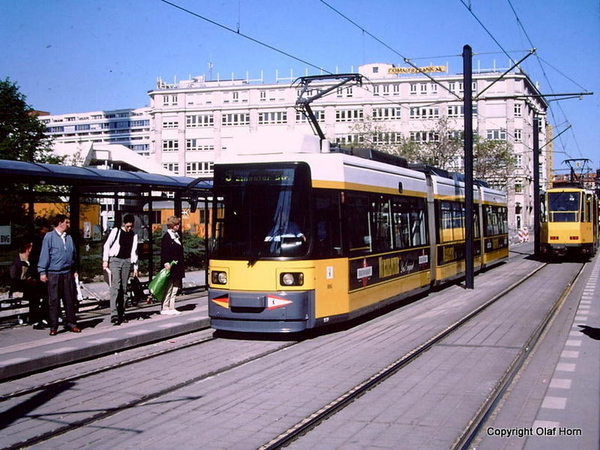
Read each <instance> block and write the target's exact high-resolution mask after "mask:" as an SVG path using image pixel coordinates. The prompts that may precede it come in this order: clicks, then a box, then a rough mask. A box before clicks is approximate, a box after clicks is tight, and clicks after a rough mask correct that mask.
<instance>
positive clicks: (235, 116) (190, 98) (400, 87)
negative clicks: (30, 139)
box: [43, 63, 551, 229]
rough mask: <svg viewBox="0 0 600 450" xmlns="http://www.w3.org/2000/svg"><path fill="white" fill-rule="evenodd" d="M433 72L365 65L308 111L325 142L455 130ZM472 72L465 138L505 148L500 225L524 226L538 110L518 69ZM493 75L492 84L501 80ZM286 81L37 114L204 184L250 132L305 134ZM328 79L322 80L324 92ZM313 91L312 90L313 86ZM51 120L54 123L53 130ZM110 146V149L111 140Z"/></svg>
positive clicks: (173, 89)
mask: <svg viewBox="0 0 600 450" xmlns="http://www.w3.org/2000/svg"><path fill="white" fill-rule="evenodd" d="M429 69H430V70H433V72H432V73H430V74H429V75H428V76H426V75H424V74H421V73H414V72H413V73H411V71H410V70H406V69H404V68H398V67H395V66H393V65H391V64H383V63H382V64H366V65H363V66H360V67H359V73H360V74H361V75H363V76H364V77H366V78H367V79H368V81H365V82H364V83H363V84H362V85H361V86H358V85H345V86H343V87H341V88H340V89H338V90H337V91H335V92H331V93H330V94H329V95H327V96H324V97H323V98H321V99H319V100H316V101H315V102H314V103H313V104H311V106H312V108H313V109H314V111H315V114H316V115H317V117H318V119H319V122H320V124H321V127H322V129H323V131H324V133H325V135H326V137H327V138H328V139H329V140H330V141H331V142H338V143H340V144H345V143H348V142H354V141H355V140H356V137H357V132H356V122H359V121H365V120H369V121H372V122H373V124H376V125H378V126H381V127H382V128H383V129H385V130H386V131H387V132H386V133H385V136H384V138H385V140H386V142H388V143H394V142H395V141H397V140H398V139H399V137H400V136H404V137H409V138H410V139H412V140H415V141H418V142H423V141H427V140H430V139H436V137H435V135H434V134H432V133H430V131H431V130H432V129H434V128H435V127H436V123H437V122H438V121H439V120H440V119H442V118H444V119H447V120H448V125H449V127H450V129H451V130H455V131H456V132H460V131H461V130H462V129H463V120H464V111H463V101H462V95H463V77H462V75H452V74H449V73H446V72H444V70H445V68H443V67H442V68H439V67H435V68H429ZM504 71H505V70H504V69H494V70H475V71H474V73H473V96H474V97H475V99H476V100H475V101H474V102H473V106H474V112H475V113H474V118H473V130H474V131H475V132H476V133H477V134H478V135H479V136H481V137H482V138H484V139H501V140H506V141H508V142H510V143H511V144H512V145H513V149H514V151H515V154H516V156H517V166H518V167H517V170H516V173H515V174H514V178H513V179H512V180H510V182H509V186H508V193H509V198H510V200H509V211H510V215H509V216H510V217H509V222H510V223H509V226H510V227H511V229H516V228H517V227H524V226H528V227H532V225H533V172H532V171H533V152H532V148H533V120H534V117H538V118H539V123H540V133H539V142H540V148H543V149H544V151H543V152H542V155H541V158H540V162H541V170H540V180H541V183H542V186H545V185H546V183H547V179H548V176H547V173H548V172H547V169H546V168H547V167H548V161H549V156H551V146H550V145H548V146H545V143H546V142H547V138H546V136H547V133H551V129H550V127H549V126H547V124H546V116H545V114H546V109H547V106H548V105H547V104H546V103H545V101H544V100H543V98H542V97H540V95H539V91H538V89H537V87H536V86H535V85H534V84H533V83H532V82H531V80H530V79H529V78H528V77H527V76H526V75H524V74H522V73H521V72H520V71H511V72H509V73H507V74H506V75H504V76H502V75H503V74H504ZM501 76H502V77H501ZM291 81H292V79H291V78H290V79H288V80H286V81H285V82H276V83H270V84H269V83H265V82H264V81H263V80H248V79H246V80H242V79H231V80H220V79H219V80H206V79H205V77H195V78H193V79H191V80H184V81H180V82H178V83H173V84H168V83H164V82H162V81H159V82H158V83H157V86H156V88H155V89H153V90H151V91H149V96H150V101H151V103H150V104H151V106H150V107H149V108H141V109H135V110H119V111H111V112H105V113H102V112H96V113H86V114H70V115H62V116H45V117H43V121H44V122H45V123H46V124H47V126H48V129H49V133H50V135H52V136H54V137H56V138H57V140H58V141H61V142H67V141H68V140H71V141H74V142H77V141H82V140H94V141H95V140H101V142H103V143H112V142H116V143H120V144H123V145H126V146H127V147H129V148H130V149H132V150H135V151H137V152H139V153H141V154H143V155H150V156H151V158H154V159H155V161H156V162H157V163H159V164H161V165H162V166H163V167H164V168H166V169H168V170H170V171H172V172H174V173H177V174H179V175H186V176H192V177H194V176H199V177H204V176H206V177H210V175H211V173H212V164H213V162H214V161H215V159H217V158H218V157H219V155H220V154H221V152H222V151H223V150H226V149H227V147H228V146H229V145H231V143H232V141H233V140H234V139H237V138H244V137H247V136H249V135H250V134H253V133H257V132H258V131H260V132H261V134H263V135H264V134H265V133H268V134H270V133H271V132H272V135H273V136H281V135H282V134H284V133H286V132H293V133H298V132H303V133H307V134H312V133H313V131H312V129H311V127H310V125H309V124H308V122H307V120H306V118H305V117H304V116H303V115H302V114H301V113H300V112H298V111H297V110H296V107H295V103H296V100H297V98H298V94H299V88H298V86H293V85H292V83H291ZM334 83H335V81H331V82H323V83H322V85H323V86H331V85H332V84H334ZM317 86H318V85H317ZM59 120H60V122H59ZM117 139H119V140H120V141H117Z"/></svg>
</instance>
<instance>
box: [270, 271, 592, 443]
mask: <svg viewBox="0 0 600 450" xmlns="http://www.w3.org/2000/svg"><path fill="white" fill-rule="evenodd" d="M547 266H548V264H543V265H541V266H539V267H537V268H535V269H534V270H532V271H531V272H530V273H528V274H527V275H526V276H525V277H523V278H522V279H519V280H518V281H516V282H514V283H513V284H511V285H510V286H508V287H507V288H506V289H504V290H503V291H502V292H500V293H498V294H497V295H495V296H493V297H492V298H491V299H489V300H488V301H486V302H485V303H483V304H482V305H480V306H479V307H477V308H476V309H474V310H473V311H471V312H470V313H469V314H466V315H465V316H464V317H463V318H461V319H460V320H457V321H455V322H454V323H452V324H450V325H449V326H448V327H446V328H445V329H443V330H442V331H440V332H439V333H437V334H436V335H434V336H432V337H431V338H430V339H428V340H427V341H426V342H424V343H422V344H421V345H419V346H418V347H416V348H414V349H413V350H412V351H410V352H408V353H407V354H405V355H404V356H402V357H401V358H399V359H397V360H395V361H394V362H392V363H391V364H389V365H388V366H387V367H385V368H384V369H382V370H380V371H379V372H377V373H376V374H374V375H373V376H371V377H370V378H368V379H366V380H364V381H363V382H362V383H360V384H357V385H356V386H354V387H353V388H352V389H350V390H347V391H346V392H344V393H343V394H342V395H340V396H339V397H337V398H336V399H335V400H333V401H331V402H330V403H328V404H327V405H325V406H324V407H323V408H321V409H320V410H318V411H316V412H315V413H313V414H311V415H310V416H308V417H306V418H304V419H303V420H301V421H299V422H298V423H296V424H295V425H294V426H293V427H290V428H289V429H287V430H286V431H285V432H283V433H281V434H280V435H279V436H277V437H276V438H274V439H272V440H271V441H269V442H267V443H265V444H264V445H262V446H261V447H260V448H259V450H276V449H281V448H285V447H287V446H288V445H290V444H291V443H292V442H294V441H295V440H297V439H298V438H299V437H301V436H303V435H305V434H307V433H310V431H311V430H313V429H315V428H316V427H318V426H319V424H321V423H322V422H323V421H325V420H326V419H328V418H330V417H332V416H334V415H335V414H337V413H339V412H340V411H342V410H343V409H344V408H345V407H346V406H348V405H349V404H351V403H352V402H354V401H355V400H356V399H358V398H359V397H361V396H362V395H364V394H365V393H366V392H368V391H369V390H371V389H373V388H375V387H376V386H378V385H380V384H381V383H383V382H384V381H385V380H387V379H389V378H390V377H392V376H394V375H395V374H397V373H398V372H399V371H400V370H402V369H403V368H405V367H407V366H408V365H409V364H410V363H411V362H413V361H415V360H416V359H417V358H419V357H420V356H422V355H423V354H425V353H426V352H427V351H428V350H429V349H430V348H432V347H433V346H434V345H436V344H439V343H441V342H442V341H443V340H444V339H446V338H447V337H448V336H449V335H450V334H452V333H454V332H455V331H457V330H458V329H460V328H461V327H463V326H464V325H465V324H466V323H468V322H469V321H471V320H472V319H474V318H475V317H477V316H479V315H480V314H481V313H482V312H484V311H486V310H487V309H489V308H490V307H491V306H492V305H494V304H496V303H497V302H498V301H499V300H501V299H503V298H504V297H506V296H507V295H508V294H509V293H511V292H512V291H514V290H515V289H516V288H517V287H519V286H521V285H522V284H523V283H525V282H526V281H527V280H529V279H531V278H533V277H534V276H536V275H537V274H538V273H539V272H540V271H542V270H543V269H544V268H545V267H547ZM583 267H584V265H581V267H580V268H579V270H578V271H577V274H576V276H575V277H574V278H573V280H572V281H571V282H570V283H569V284H568V286H567V288H566V289H565V290H564V292H563V293H562V294H561V295H560V296H559V298H558V300H557V301H556V302H555V303H554V305H553V306H552V307H551V308H550V309H549V311H548V312H547V314H546V315H545V317H544V319H543V320H542V321H541V322H540V323H539V324H538V326H537V327H536V329H535V330H534V332H533V333H532V334H531V335H530V337H529V339H528V340H527V342H526V344H525V345H524V346H523V348H522V350H521V351H520V352H519V355H518V357H517V358H516V359H515V360H514V361H513V363H512V364H511V366H510V367H509V368H508V369H507V371H506V372H505V374H504V376H503V377H502V379H501V381H500V382H499V383H498V384H497V385H496V387H495V389H494V391H493V392H492V393H491V394H490V396H489V397H488V399H487V400H486V402H485V403H484V404H483V405H482V407H481V408H480V409H479V410H478V411H477V414H476V415H475V417H474V418H473V420H472V421H471V422H470V423H469V424H468V426H467V427H466V428H465V431H464V432H463V434H462V435H461V436H460V438H459V439H458V440H457V442H456V443H455V444H454V445H453V447H452V448H453V449H454V450H458V449H461V450H466V449H468V447H469V445H470V444H471V443H472V442H473V440H474V439H475V437H476V436H477V435H478V433H479V431H480V429H481V427H482V426H483V424H484V423H485V421H486V419H487V418H488V417H489V416H490V414H492V412H493V411H494V408H495V407H496V406H497V405H498V402H499V401H500V399H501V398H502V395H503V394H504V393H505V392H506V390H507V388H508V386H509V385H510V383H511V382H512V380H513V379H514V378H515V376H516V374H517V373H518V371H519V369H520V368H521V367H522V365H523V363H524V361H525V360H526V358H527V357H528V355H529V354H530V351H531V349H532V348H533V347H534V346H535V345H536V344H537V342H538V341H539V339H540V338H541V336H542V335H543V333H544V331H545V330H546V328H547V327H548V325H549V323H550V322H551V321H552V318H553V317H554V316H555V314H556V313H557V311H558V310H559V309H560V306H561V305H562V303H563V302H564V299H565V298H566V297H567V295H568V293H569V292H570V290H571V289H572V286H573V285H574V284H575V282H576V281H577V279H578V277H579V276H580V275H581V273H582V271H583Z"/></svg>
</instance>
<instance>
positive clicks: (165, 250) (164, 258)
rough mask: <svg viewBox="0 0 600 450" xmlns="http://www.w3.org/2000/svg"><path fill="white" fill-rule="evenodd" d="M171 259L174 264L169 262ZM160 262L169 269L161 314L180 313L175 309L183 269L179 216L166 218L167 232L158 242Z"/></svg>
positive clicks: (183, 274) (183, 272) (183, 273)
mask: <svg viewBox="0 0 600 450" xmlns="http://www.w3.org/2000/svg"><path fill="white" fill-rule="evenodd" d="M173 261H175V262H176V264H174V265H173V264H171V263H172V262H173ZM160 263H161V265H162V266H163V267H164V268H165V269H167V270H169V271H170V273H171V274H170V276H169V278H168V281H167V294H166V295H165V299H164V300H163V304H162V309H161V311H160V313H161V314H166V315H176V314H181V312H180V311H177V310H176V309H175V296H176V295H177V293H178V292H179V291H180V290H181V287H182V281H183V277H184V276H185V269H184V264H183V243H182V242H181V218H179V217H176V216H171V217H169V218H168V219H167V232H166V233H165V234H164V235H163V237H162V241H161V244H160Z"/></svg>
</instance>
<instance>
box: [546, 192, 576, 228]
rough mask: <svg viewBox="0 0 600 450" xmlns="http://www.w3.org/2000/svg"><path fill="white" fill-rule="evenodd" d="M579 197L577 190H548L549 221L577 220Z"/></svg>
mask: <svg viewBox="0 0 600 450" xmlns="http://www.w3.org/2000/svg"><path fill="white" fill-rule="evenodd" d="M579 197H580V196H579V192H549V193H548V213H549V214H550V222H577V219H578V217H579Z"/></svg>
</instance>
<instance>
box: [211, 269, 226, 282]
mask: <svg viewBox="0 0 600 450" xmlns="http://www.w3.org/2000/svg"><path fill="white" fill-rule="evenodd" d="M211 280H212V283H213V284H227V272H224V271H222V270H213V271H212V272H211Z"/></svg>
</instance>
